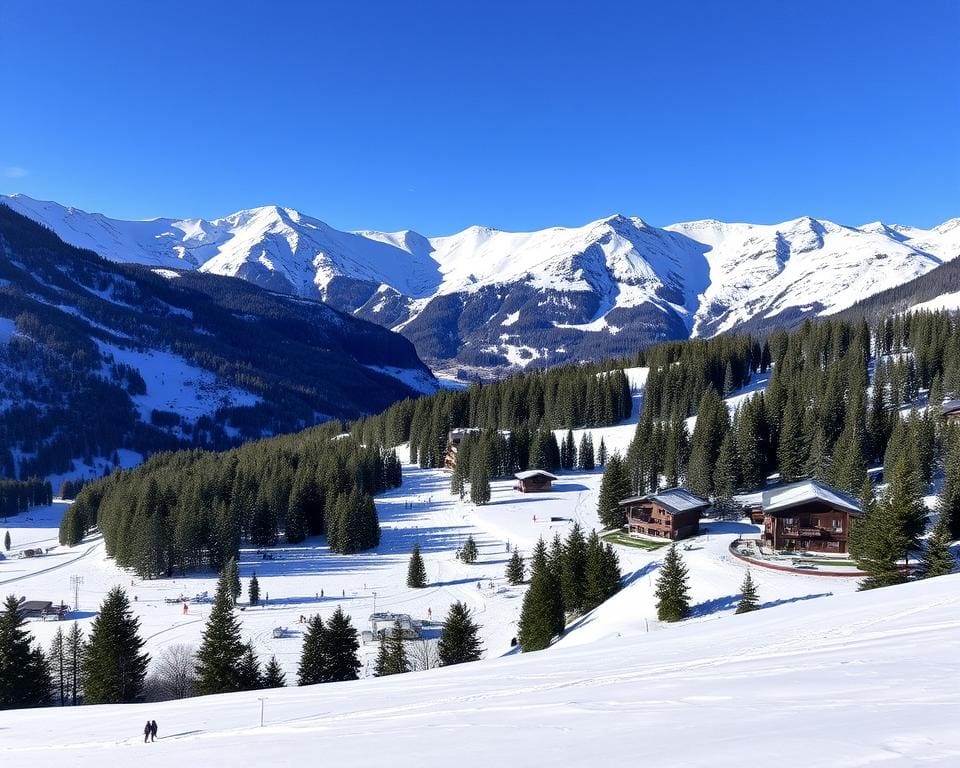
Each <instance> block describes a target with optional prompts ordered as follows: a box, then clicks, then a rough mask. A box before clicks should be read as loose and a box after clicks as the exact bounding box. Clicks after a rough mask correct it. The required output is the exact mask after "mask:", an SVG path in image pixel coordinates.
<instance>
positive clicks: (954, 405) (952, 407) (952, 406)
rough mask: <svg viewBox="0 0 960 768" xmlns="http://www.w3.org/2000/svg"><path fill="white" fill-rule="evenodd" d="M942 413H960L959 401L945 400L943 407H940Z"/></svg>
mask: <svg viewBox="0 0 960 768" xmlns="http://www.w3.org/2000/svg"><path fill="white" fill-rule="evenodd" d="M940 408H941V409H942V411H943V412H944V413H953V412H954V411H960V400H947V402H945V403H944V404H943V405H941V406H940Z"/></svg>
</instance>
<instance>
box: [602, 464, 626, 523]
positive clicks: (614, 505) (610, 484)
mask: <svg viewBox="0 0 960 768" xmlns="http://www.w3.org/2000/svg"><path fill="white" fill-rule="evenodd" d="M630 490H631V489H630V480H629V478H628V477H627V472H626V468H625V467H624V465H623V460H622V459H621V458H620V455H619V454H616V453H615V454H613V456H611V457H610V459H609V461H608V462H607V467H606V469H605V470H604V472H603V479H602V480H601V481H600V495H599V498H598V501H597V514H598V515H599V517H600V523H601V524H602V525H603V527H604V528H606V529H607V530H611V529H620V528H623V526H625V525H626V524H627V518H626V514H625V513H624V511H623V507H621V506H620V502H621V501H622V500H623V499H626V498H627V497H629V496H630Z"/></svg>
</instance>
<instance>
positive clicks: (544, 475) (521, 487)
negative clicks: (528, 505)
mask: <svg viewBox="0 0 960 768" xmlns="http://www.w3.org/2000/svg"><path fill="white" fill-rule="evenodd" d="M514 477H515V478H517V484H516V486H514V487H515V488H516V489H517V490H518V491H520V493H536V492H539V491H550V490H553V481H554V480H556V479H557V476H556V475H551V474H550V473H549V472H546V471H544V470H542V469H528V470H527V471H526V472H517V474H515V475H514Z"/></svg>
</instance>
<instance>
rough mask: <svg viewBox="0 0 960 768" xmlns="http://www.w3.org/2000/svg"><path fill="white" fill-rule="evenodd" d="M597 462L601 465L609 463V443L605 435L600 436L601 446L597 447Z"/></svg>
mask: <svg viewBox="0 0 960 768" xmlns="http://www.w3.org/2000/svg"><path fill="white" fill-rule="evenodd" d="M597 464H598V465H600V466H601V467H605V466H606V465H607V444H606V443H605V442H604V441H603V437H602V436H601V437H600V447H599V448H597Z"/></svg>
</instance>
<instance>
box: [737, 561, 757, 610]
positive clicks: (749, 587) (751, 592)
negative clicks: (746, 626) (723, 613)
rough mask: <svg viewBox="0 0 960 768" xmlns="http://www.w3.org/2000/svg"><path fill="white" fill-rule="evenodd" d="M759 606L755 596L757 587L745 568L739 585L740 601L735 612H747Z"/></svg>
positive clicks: (748, 570)
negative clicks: (744, 573)
mask: <svg viewBox="0 0 960 768" xmlns="http://www.w3.org/2000/svg"><path fill="white" fill-rule="evenodd" d="M759 607H760V601H759V599H758V598H757V587H756V585H755V584H754V583H753V576H752V575H751V573H750V569H749V568H747V575H746V576H744V577H743V584H742V585H741V586H740V603H739V604H738V605H737V611H736V612H737V613H749V612H750V611H755V610H757V609H758V608H759Z"/></svg>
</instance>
